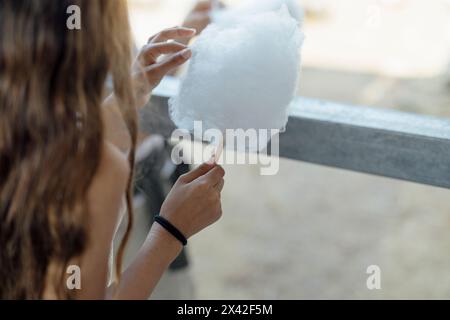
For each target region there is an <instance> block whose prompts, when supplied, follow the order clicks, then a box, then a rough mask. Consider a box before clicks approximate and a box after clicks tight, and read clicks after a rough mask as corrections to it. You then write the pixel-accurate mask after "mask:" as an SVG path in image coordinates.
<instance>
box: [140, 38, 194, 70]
mask: <svg viewBox="0 0 450 320" xmlns="http://www.w3.org/2000/svg"><path fill="white" fill-rule="evenodd" d="M186 48H187V47H186V45H184V44H181V43H178V42H161V43H151V44H148V45H146V46H145V47H144V49H142V52H141V54H140V57H139V59H140V61H141V63H142V64H144V65H148V64H153V63H155V62H156V60H157V59H158V58H159V57H160V56H161V55H163V54H169V53H177V52H180V51H181V50H184V49H186Z"/></svg>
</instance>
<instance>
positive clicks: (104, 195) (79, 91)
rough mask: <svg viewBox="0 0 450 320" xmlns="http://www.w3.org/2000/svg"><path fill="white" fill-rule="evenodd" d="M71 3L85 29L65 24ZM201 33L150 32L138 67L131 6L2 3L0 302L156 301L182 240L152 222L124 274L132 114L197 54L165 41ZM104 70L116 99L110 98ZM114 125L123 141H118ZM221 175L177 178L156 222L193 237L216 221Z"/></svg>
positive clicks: (207, 171) (81, 0)
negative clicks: (111, 269) (119, 235)
mask: <svg viewBox="0 0 450 320" xmlns="http://www.w3.org/2000/svg"><path fill="white" fill-rule="evenodd" d="M71 5H77V6H78V7H79V8H80V9H81V22H82V23H81V30H69V29H67V28H66V19H67V18H68V15H67V13H66V11H67V8H68V7H69V6H71ZM194 33H195V32H194V30H192V29H187V28H172V29H167V30H164V31H162V32H161V33H159V34H157V35H155V36H153V37H152V38H150V40H149V44H148V45H146V46H145V47H144V48H143V49H142V50H141V52H140V54H139V56H138V59H137V60H136V62H135V63H134V64H133V69H131V65H132V63H131V57H130V55H131V54H130V52H131V48H130V47H131V46H130V29H129V24H128V13H127V8H126V2H125V0H114V1H111V0H96V1H91V0H58V1H54V0H40V1H31V0H30V1H26V0H1V1H0V283H1V285H0V298H7V299H24V298H25V299H40V298H81V299H86V298H87V299H103V298H119V299H145V298H147V297H148V296H149V295H150V294H151V292H152V290H153V289H154V287H155V286H156V284H157V282H158V280H159V279H160V277H161V275H162V274H163V272H164V270H165V269H166V268H167V266H168V265H169V264H170V263H171V261H172V260H173V259H174V258H175V257H176V256H177V254H178V253H179V252H180V250H181V248H182V244H181V242H180V241H179V240H178V239H177V238H175V237H174V236H173V234H172V233H171V232H169V231H168V229H167V227H163V226H162V225H161V224H154V225H153V226H152V228H151V231H150V232H149V235H148V237H147V239H146V241H145V243H144V245H143V246H142V248H141V249H140V251H139V254H138V256H137V258H136V259H135V261H134V262H133V263H132V264H131V265H130V267H129V268H127V269H126V270H124V271H123V273H122V272H121V259H122V255H123V252H124V249H125V245H126V241H127V239H128V235H129V233H130V229H131V224H132V214H133V210H132V204H131V186H132V176H133V167H134V152H135V149H136V141H137V135H138V126H137V120H136V114H137V110H136V108H137V107H139V106H141V105H143V104H144V103H145V102H146V101H147V99H148V97H149V95H150V93H151V90H152V89H153V88H154V87H155V86H156V85H157V84H158V83H159V81H160V80H161V79H162V77H163V76H164V75H165V74H167V73H168V72H170V71H172V70H174V69H175V68H177V67H179V66H180V65H181V64H183V63H185V62H186V61H187V60H188V59H189V58H190V56H191V52H190V50H189V48H187V47H186V45H184V44H182V43H178V42H176V41H168V40H176V39H178V38H181V39H185V38H189V37H192V36H193V35H194ZM161 55H164V56H163V57H162V60H161V59H160V56H161ZM132 70H133V71H132ZM107 75H111V77H112V80H113V84H114V94H113V95H112V96H110V97H108V98H106V100H105V99H104V95H105V82H106V77H107ZM103 101H105V102H103ZM118 115H120V117H118ZM119 120H121V121H122V123H123V125H124V127H125V128H126V130H127V133H128V135H127V139H126V141H125V142H126V143H124V139H122V137H121V139H118V138H117V137H118V135H117V134H115V133H117V131H118V128H119V125H120V123H119V122H120V121H119ZM119 136H120V135H119ZM120 149H122V150H126V152H127V155H128V160H127V159H126V158H125V157H124V155H123V153H122V152H121V151H120ZM223 176H224V171H223V169H222V168H221V167H220V166H218V165H216V164H214V162H213V161H210V162H208V163H205V164H203V165H201V166H200V167H198V168H197V169H195V170H193V171H192V172H190V173H188V174H186V175H184V176H182V177H181V178H180V179H179V181H178V182H177V183H176V184H175V186H174V188H173V190H172V191H171V192H170V194H169V196H168V197H167V199H166V201H165V203H164V205H163V207H162V209H161V213H160V215H161V216H162V217H164V218H165V219H166V220H167V221H168V222H169V223H170V224H171V225H173V226H174V227H175V228H176V229H178V230H179V231H180V232H181V233H182V234H183V235H184V236H185V237H186V238H189V237H191V236H192V235H194V234H195V233H197V232H199V231H200V230H202V229H204V228H205V227H207V226H209V225H210V224H212V223H214V222H215V221H216V220H218V219H219V217H220V215H221V206H220V192H221V190H222V188H223V184H224V180H223ZM124 198H125V199H126V201H125V203H126V209H127V212H128V220H129V224H128V229H127V232H126V234H125V236H124V239H123V241H122V245H121V247H120V248H119V254H118V257H117V261H116V281H115V282H114V284H113V285H112V286H110V287H109V288H107V277H108V257H109V252H110V248H111V242H112V238H113V235H114V231H115V227H116V225H117V222H118V218H119V215H120V212H121V209H122V208H123V206H122V204H123V202H124V201H123V199H124ZM70 265H77V266H79V267H80V270H81V290H70V289H69V288H68V287H67V286H66V276H67V273H66V270H67V267H68V266H70Z"/></svg>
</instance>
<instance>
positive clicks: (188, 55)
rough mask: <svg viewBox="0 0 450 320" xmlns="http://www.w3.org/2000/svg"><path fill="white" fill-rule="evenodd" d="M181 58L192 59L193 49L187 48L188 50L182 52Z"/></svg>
mask: <svg viewBox="0 0 450 320" xmlns="http://www.w3.org/2000/svg"><path fill="white" fill-rule="evenodd" d="M181 56H182V57H183V58H185V59H189V58H190V57H192V51H191V49H189V48H187V49H184V50H183V51H181Z"/></svg>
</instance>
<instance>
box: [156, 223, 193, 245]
mask: <svg viewBox="0 0 450 320" xmlns="http://www.w3.org/2000/svg"><path fill="white" fill-rule="evenodd" d="M155 222H157V223H158V224H159V225H161V226H162V227H163V228H164V229H166V230H167V231H168V232H169V233H170V234H171V235H173V236H174V237H175V238H177V239H178V240H179V241H180V242H181V243H182V244H183V246H185V245H187V239H186V237H185V236H184V235H183V234H182V233H181V232H180V230H178V229H177V228H176V227H175V226H174V225H173V224H171V223H170V222H169V221H167V220H166V219H164V218H163V217H161V216H156V217H155Z"/></svg>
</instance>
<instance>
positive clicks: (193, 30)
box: [186, 28, 197, 33]
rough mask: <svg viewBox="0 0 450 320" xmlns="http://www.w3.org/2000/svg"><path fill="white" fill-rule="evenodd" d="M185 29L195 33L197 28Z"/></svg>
mask: <svg viewBox="0 0 450 320" xmlns="http://www.w3.org/2000/svg"><path fill="white" fill-rule="evenodd" d="M186 29H187V30H189V31H190V32H192V33H197V30H196V29H194V28H186Z"/></svg>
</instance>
